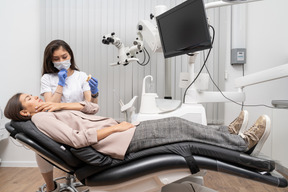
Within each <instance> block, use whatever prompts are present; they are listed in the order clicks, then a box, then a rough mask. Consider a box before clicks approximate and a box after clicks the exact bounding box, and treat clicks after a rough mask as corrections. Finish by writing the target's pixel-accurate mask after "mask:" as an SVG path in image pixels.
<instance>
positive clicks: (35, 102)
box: [4, 93, 270, 159]
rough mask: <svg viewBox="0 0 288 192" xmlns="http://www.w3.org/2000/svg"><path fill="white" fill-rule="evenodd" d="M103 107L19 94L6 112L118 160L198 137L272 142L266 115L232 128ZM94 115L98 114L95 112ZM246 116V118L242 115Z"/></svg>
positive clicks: (240, 147) (222, 142)
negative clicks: (140, 117) (115, 113)
mask: <svg viewBox="0 0 288 192" xmlns="http://www.w3.org/2000/svg"><path fill="white" fill-rule="evenodd" d="M98 109H99V108H98V105H97V104H95V103H90V102H87V101H85V102H81V103H49V102H43V101H42V100H41V99H39V97H38V96H32V95H29V94H24V93H18V94H16V95H14V96H13V97H12V98H11V99H10V100H9V101H8V103H7V105H6V107H5V111H4V114H5V116H6V117H7V118H9V119H12V120H15V121H25V120H30V119H31V120H32V122H33V123H34V124H35V125H36V127H37V128H38V129H39V130H40V131H41V132H43V133H44V134H46V135H47V136H49V137H50V138H52V139H53V140H55V141H57V142H59V143H64V144H67V145H70V146H72V147H75V148H80V147H85V146H90V145H91V146H92V147H93V148H95V149H96V150H98V151H100V152H102V153H104V154H107V155H110V156H111V157H113V158H117V159H123V157H124V156H125V154H126V153H130V152H136V151H139V150H142V149H145V148H150V147H155V146H159V145H164V144H169V143H175V142H181V141H196V142H201V143H207V144H211V145H216V146H220V147H224V148H228V149H232V150H236V151H242V152H245V151H247V150H249V149H251V148H252V147H254V146H255V145H256V144H257V143H258V142H259V141H260V140H264V141H265V140H266V139H267V136H268V134H269V129H270V119H269V117H268V116H266V115H263V116H260V117H259V118H258V120H257V121H256V123H255V124H254V125H253V126H252V127H251V128H249V129H248V130H246V131H244V132H243V133H239V135H238V132H239V130H240V127H241V126H239V122H240V124H241V118H240V120H239V119H238V120H237V119H236V121H238V123H235V122H234V124H235V125H236V126H233V125H232V126H231V125H230V126H228V127H227V130H226V131H221V130H219V129H215V128H211V127H208V126H204V125H200V124H197V123H193V122H190V121H187V120H184V119H181V118H177V117H171V118H165V119H161V120H150V121H144V122H141V123H140V124H139V125H137V126H135V125H133V124H131V123H127V122H122V123H118V122H116V121H115V120H113V119H111V118H107V117H100V116H96V115H94V114H95V113H96V112H97V111H98ZM92 114H93V115H92ZM242 120H243V119H242Z"/></svg>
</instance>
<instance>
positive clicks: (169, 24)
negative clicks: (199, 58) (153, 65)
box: [156, 0, 212, 58]
mask: <svg viewBox="0 0 288 192" xmlns="http://www.w3.org/2000/svg"><path fill="white" fill-rule="evenodd" d="M156 21H157V26H158V30H159V35H160V39H161V44H162V49H163V52H164V57H165V58H168V57H173V56H177V55H182V54H187V53H193V52H196V51H201V50H204V49H209V48H211V47H212V43H211V37H210V34H209V27H208V23H207V18H206V13H205V8H204V4H203V0H187V1H185V2H183V3H181V4H180V5H177V6H176V7H174V8H172V9H170V10H168V11H166V12H164V13H163V14H161V15H159V16H158V17H156Z"/></svg>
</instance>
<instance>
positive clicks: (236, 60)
mask: <svg viewBox="0 0 288 192" xmlns="http://www.w3.org/2000/svg"><path fill="white" fill-rule="evenodd" d="M245 63H246V49H242V48H241V49H240V48H237V49H232V50H231V64H232V65H243V64H245Z"/></svg>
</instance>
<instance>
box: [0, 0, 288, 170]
mask: <svg viewBox="0 0 288 192" xmlns="http://www.w3.org/2000/svg"><path fill="white" fill-rule="evenodd" d="M53 2H54V3H56V2H57V1H53ZM65 2H68V1H65ZM133 2H134V1H133ZM141 2H142V1H141ZM145 2H146V1H145ZM163 2H165V1H157V2H156V4H161V3H163ZM209 2H210V1H209ZM276 2H277V3H278V4H276ZM142 3H143V2H142ZM153 3H155V2H154V1H153ZM139 4H140V5H141V3H139ZM105 5H106V4H103V6H104V7H103V8H105ZM145 5H146V4H145ZM287 5H288V2H287V0H277V1H275V0H264V1H261V2H256V3H252V4H250V5H248V11H247V17H248V20H247V51H248V52H247V64H246V65H245V74H250V73H253V72H256V71H259V70H263V69H267V68H270V67H273V66H278V65H281V64H284V63H288V54H287V50H288V49H287V43H288V39H287V34H288V27H287V25H285V19H286V18H288V13H287V12H286V10H285V7H287ZM146 6H147V7H148V8H147V9H151V7H153V6H152V5H150V4H148V5H146ZM40 7H41V5H40V1H38V0H26V1H22V0H1V1H0V23H1V26H2V27H1V30H0V40H1V41H0V42H1V44H0V61H1V63H0V66H1V71H0V87H1V97H0V106H1V107H2V109H3V108H4V107H5V104H6V102H7V100H8V99H9V98H10V97H11V96H12V95H13V94H14V93H16V92H28V93H31V94H35V95H38V94H39V88H40V85H39V83H40V82H39V79H40V76H41V74H40V72H41V64H42V61H41V58H42V52H43V46H41V45H44V44H46V43H47V42H48V41H50V38H55V36H53V34H54V35H55V34H56V33H57V32H56V31H52V35H51V37H50V36H47V34H41V35H40V28H41V27H43V24H40V21H39V19H40V16H41V14H43V13H40V10H41V9H40ZM141 10H142V9H141ZM41 11H44V10H41ZM219 11H220V12H226V11H229V8H221V9H219ZM144 12H145V18H146V14H147V13H148V11H147V10H146V11H144ZM146 12H147V13H146ZM216 12H217V11H216ZM55 14H56V13H55ZM107 14H108V13H107ZM140 14H144V13H143V12H141V13H140ZM208 14H209V15H211V16H213V15H214V13H211V12H210V13H208ZM220 16H221V13H220ZM115 17H116V16H115ZM129 17H131V13H129V14H128V15H127V18H129ZM110 19H111V18H110ZM112 19H113V18H112ZM146 19H147V18H146ZM226 19H227V20H226ZM219 20H221V21H223V22H229V18H226V17H225V14H224V16H221V17H219ZM133 23H135V22H134V21H133ZM216 23H217V22H216ZM52 24H53V22H52ZM54 24H55V23H54ZM59 25H60V24H59ZM115 25H116V24H115ZM126 25H127V22H126ZM3 26H4V27H3ZM106 27H107V26H106ZM112 28H113V27H111V26H110V27H109V29H107V28H106V29H101V30H103V31H101V34H102V33H103V32H105V33H106V30H107V31H109V32H110V31H111V30H112ZM117 28H119V26H118V25H117ZM119 30H120V31H121V33H122V32H123V31H122V28H121V29H120V28H119ZM218 31H219V33H218V34H217V35H218V36H220V37H221V36H222V40H223V38H225V37H226V38H230V34H229V33H228V32H227V30H226V29H218ZM55 32H56V33H55ZM60 35H61V31H60ZM41 36H42V37H43V36H45V42H40V39H41ZM56 36H57V34H56ZM125 38H127V39H128V40H129V39H130V38H131V39H133V38H134V37H133V38H132V37H130V36H127V37H125ZM128 40H127V43H129V44H130V42H131V41H130V40H129V41H128ZM76 42H77V41H76ZM225 43H226V44H225ZM225 43H223V44H224V46H229V45H228V44H229V41H227V42H225ZM219 44H220V45H219V46H220V49H221V46H222V44H221V43H220V42H219ZM74 45H75V46H76V45H78V44H77V43H75V44H72V46H74ZM103 46H104V45H103ZM215 48H217V47H215ZM106 49H107V50H105V51H104V52H105V57H106V56H107V55H108V53H111V52H112V51H111V50H113V52H112V54H111V55H112V56H111V55H109V58H108V59H107V58H104V59H103V62H106V63H108V62H112V61H114V60H115V57H114V56H115V53H114V47H113V48H112V47H107V48H106ZM76 50H77V48H76ZM224 50H225V49H224ZM74 52H76V51H74ZM77 52H78V51H77ZM220 53H222V54H221V55H224V56H223V57H224V59H222V60H223V61H224V62H225V70H226V71H227V72H228V76H229V78H228V80H226V81H225V85H226V87H225V88H226V90H235V88H234V86H233V79H234V78H236V77H240V76H242V71H241V69H240V68H239V67H232V66H231V65H230V63H229V59H225V58H228V57H229V54H230V53H229V51H227V52H226V53H223V51H221V50H220ZM226 55H227V56H226ZM107 57H108V56H107ZM215 57H217V56H215ZM221 57H222V56H221ZM80 59H81V58H80ZM220 60H221V59H220ZM222 60H221V61H222ZM175 61H177V62H184V63H185V62H186V61H185V60H183V61H182V59H181V58H177V59H175ZM154 62H155V60H154ZM105 65H106V64H105ZM83 67H84V66H83ZM129 67H130V68H131V66H129ZM185 67H186V66H185V65H183V66H182V67H180V70H179V69H176V68H173V69H174V70H175V71H176V72H180V71H181V70H182V71H185V69H186V68H185ZM81 68H82V66H81ZM130 68H129V70H128V71H132V69H130ZM137 68H138V67H137ZM84 69H87V71H89V68H85V67H84ZM123 71H124V70H122V69H109V71H106V72H107V74H113V75H116V76H119V74H117V73H120V72H123ZM106 72H105V73H106ZM176 72H175V73H176ZM150 73H151V71H150V67H149V69H148V70H146V71H143V72H141V73H139V74H138V75H140V76H141V77H142V76H144V75H146V74H150ZM153 73H154V72H153ZM155 74H156V73H155ZM11 75H13V79H11V77H10V76H11ZM138 75H136V76H135V77H134V79H136V78H137V76H138ZM127 78H128V77H127ZM127 78H126V79H127ZM129 78H130V77H129ZM223 78H224V77H223ZM134 79H133V80H134ZM114 81H116V79H114ZM125 82H127V81H126V80H125V81H124V83H125ZM118 83H119V82H118ZM129 83H131V82H129ZM285 85H287V79H283V80H277V81H273V82H269V83H265V84H263V85H255V86H251V87H249V88H246V89H245V92H246V96H247V101H246V103H247V104H258V103H264V104H270V102H271V100H272V99H287V95H288V94H287V92H288V90H287V89H285ZM139 86H141V84H139ZM173 86H174V87H173V89H172V90H175V89H176V88H175V87H176V86H177V84H176V85H174V84H173ZM111 89H112V88H111ZM111 89H110V90H111ZM138 89H139V90H140V88H137V86H136V87H134V90H133V91H131V96H132V94H135V92H134V91H136V92H138ZM117 90H118V89H117ZM162 92H163V91H162ZM120 93H121V94H120V96H122V94H123V92H122V90H120ZM173 94H174V95H176V96H178V97H180V98H181V95H180V94H179V93H173ZM128 96H129V95H128ZM127 98H128V97H127ZM110 99H111V100H112V99H113V96H111V98H109V100H110ZM125 102H127V100H125ZM107 103H108V102H107ZM107 105H108V104H107ZM109 105H110V104H109ZM109 105H108V106H109ZM115 105H116V104H115ZM247 109H248V110H249V112H250V116H251V120H255V119H256V118H257V116H259V115H260V114H262V113H267V114H268V115H271V113H272V112H271V110H270V109H267V108H264V107H253V108H252V107H249V108H247ZM239 111H240V107H239V106H237V105H234V104H231V103H229V104H225V122H226V124H227V123H229V122H231V120H233V118H234V117H235V116H237V115H238V113H239ZM112 114H113V113H112ZM116 115H117V114H116ZM5 121H7V120H5ZM251 123H252V122H251ZM1 127H2V128H3V127H4V124H3V122H2V124H1ZM269 142H270V143H271V141H269ZM269 142H268V144H269ZM269 150H270V149H269V147H266V148H265V152H266V151H267V152H266V153H270V151H269ZM0 158H2V165H1V166H10V165H11V166H16V164H17V163H19V162H20V163H22V165H23V166H24V165H29V164H34V153H33V152H31V151H27V150H26V149H24V148H21V147H18V146H16V145H14V144H13V143H12V142H11V141H9V140H4V141H0ZM15 163H16V164H15ZM18 165H19V164H18Z"/></svg>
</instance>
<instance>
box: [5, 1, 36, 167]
mask: <svg viewBox="0 0 288 192" xmlns="http://www.w3.org/2000/svg"><path fill="white" fill-rule="evenodd" d="M39 3H40V1H38V0H26V1H22V0H1V1H0V24H1V30H0V42H1V43H0V66H1V71H0V88H1V94H0V106H1V108H2V109H3V110H4V107H5V105H6V102H7V100H8V99H9V98H10V97H11V96H12V95H14V94H15V93H17V92H26V93H31V94H35V95H37V94H39V91H40V84H39V78H40V77H41V74H40V66H41V62H40V28H39V25H40V23H39V18H40V17H39V16H40V10H39V7H40V6H39ZM5 122H7V120H4V121H3V120H2V121H1V125H0V126H1V128H4V123H5ZM0 158H1V159H2V165H1V166H14V165H15V164H14V163H15V162H17V163H19V162H21V163H23V164H22V165H23V166H25V165H30V164H33V165H34V153H33V152H31V151H27V150H26V149H24V148H23V147H18V146H16V145H14V144H13V143H12V142H11V141H9V139H6V140H3V141H0Z"/></svg>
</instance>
